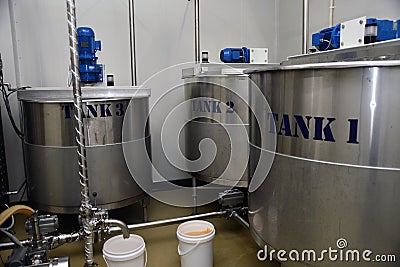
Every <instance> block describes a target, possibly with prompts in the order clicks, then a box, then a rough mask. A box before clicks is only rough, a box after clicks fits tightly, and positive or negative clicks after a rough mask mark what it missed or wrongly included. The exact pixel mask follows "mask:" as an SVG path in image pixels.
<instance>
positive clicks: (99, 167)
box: [18, 87, 151, 213]
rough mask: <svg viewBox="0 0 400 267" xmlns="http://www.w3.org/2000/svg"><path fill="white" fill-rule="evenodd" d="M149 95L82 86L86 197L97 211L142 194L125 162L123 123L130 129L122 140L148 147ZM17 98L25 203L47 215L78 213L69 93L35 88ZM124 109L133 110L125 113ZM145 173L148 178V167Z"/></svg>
mask: <svg viewBox="0 0 400 267" xmlns="http://www.w3.org/2000/svg"><path fill="white" fill-rule="evenodd" d="M149 96H150V90H148V89H138V88H135V87H111V88H110V87H109V88H107V87H104V88H99V87H93V88H91V87H88V88H85V87H84V88H82V101H83V110H84V128H85V138H86V153H87V165H88V177H89V190H90V192H89V194H90V197H91V201H92V203H96V205H97V206H99V207H102V208H106V209H115V208H120V207H124V206H127V205H130V204H132V203H134V202H136V201H138V200H140V199H141V198H142V197H143V196H144V192H143V191H142V190H141V189H140V187H139V186H138V185H137V184H136V182H135V181H134V179H133V178H132V176H131V174H130V172H129V170H128V167H127V165H126V163H125V158H124V155H123V149H122V143H123V142H122V125H123V123H124V118H125V116H128V115H129V118H132V120H133V121H132V122H130V123H131V124H132V125H134V127H130V128H129V129H130V132H129V133H124V142H125V141H135V140H143V139H145V140H146V143H149V141H150V136H149V135H148V131H144V129H145V128H146V127H147V124H146V123H147V116H148V99H149ZM18 99H19V100H20V107H21V117H22V125H23V130H24V158H25V170H26V175H27V185H28V199H29V201H30V202H31V203H32V205H33V206H34V207H36V208H39V209H42V210H45V211H48V212H54V213H77V212H79V207H80V201H81V197H80V192H81V187H80V183H79V175H78V156H77V151H76V149H77V146H76V141H75V119H74V105H73V96H72V89H70V88H34V89H30V90H25V91H20V92H18ZM128 105H133V106H132V108H129V109H128ZM128 113H132V114H128ZM138 153H142V152H138ZM146 156H147V155H143V156H141V157H143V158H145V157H146ZM146 173H148V175H149V176H148V177H149V179H150V177H151V170H150V168H149V170H148V171H147V172H146ZM94 196H95V197H94Z"/></svg>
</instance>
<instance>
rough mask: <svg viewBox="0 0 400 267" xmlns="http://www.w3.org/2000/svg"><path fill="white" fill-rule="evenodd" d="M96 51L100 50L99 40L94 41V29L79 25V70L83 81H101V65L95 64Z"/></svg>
mask: <svg viewBox="0 0 400 267" xmlns="http://www.w3.org/2000/svg"><path fill="white" fill-rule="evenodd" d="M97 51H101V41H95V39H94V31H93V30H92V29H91V28H89V27H79V28H78V53H79V70H80V72H81V81H82V82H83V83H98V82H103V66H102V65H101V64H97V57H96V52H97Z"/></svg>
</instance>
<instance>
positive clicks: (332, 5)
mask: <svg viewBox="0 0 400 267" xmlns="http://www.w3.org/2000/svg"><path fill="white" fill-rule="evenodd" d="M334 10H335V0H330V3H329V27H332V26H333V15H334Z"/></svg>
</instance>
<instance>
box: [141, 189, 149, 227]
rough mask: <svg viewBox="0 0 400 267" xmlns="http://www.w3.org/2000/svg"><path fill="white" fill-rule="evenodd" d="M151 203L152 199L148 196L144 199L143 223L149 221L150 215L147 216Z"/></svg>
mask: <svg viewBox="0 0 400 267" xmlns="http://www.w3.org/2000/svg"><path fill="white" fill-rule="evenodd" d="M149 203H150V198H149V196H148V195H146V196H145V197H144V198H143V199H142V208H143V222H147V221H148V215H147V206H148V205H149Z"/></svg>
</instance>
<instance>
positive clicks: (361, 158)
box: [249, 61, 400, 266]
mask: <svg viewBox="0 0 400 267" xmlns="http://www.w3.org/2000/svg"><path fill="white" fill-rule="evenodd" d="M346 65H347V66H346ZM399 74H400V62H399V61H389V62H383V61H369V62H350V63H327V64H309V65H303V66H301V65H297V66H290V65H289V66H284V67H281V68H270V69H269V70H262V71H259V72H254V73H253V74H251V75H250V77H251V79H252V80H253V81H254V82H255V83H256V84H257V85H258V87H259V88H260V89H261V90H262V92H263V94H264V96H265V97H266V98H267V100H268V102H269V104H270V107H271V110H272V112H273V113H274V114H277V115H274V116H277V120H276V121H275V126H276V131H275V130H274V129H271V126H272V125H274V122H273V119H272V116H267V115H266V122H265V123H262V124H261V125H263V127H265V128H263V129H261V131H269V132H270V131H273V132H274V133H275V134H276V136H277V147H276V151H277V153H276V155H275V160H274V163H273V165H272V168H271V171H270V173H269V174H268V175H267V177H266V180H265V181H264V182H263V184H262V186H261V187H260V188H258V189H257V190H256V191H254V192H251V193H250V194H249V220H250V228H251V233H252V235H253V237H254V239H255V240H256V242H257V243H258V244H259V245H260V246H264V245H265V244H267V245H268V247H269V248H270V249H272V248H274V249H276V250H279V249H284V250H286V251H290V250H292V249H296V250H299V251H302V250H306V249H315V250H316V251H317V253H319V252H321V251H322V250H324V249H328V248H329V247H332V248H333V249H337V246H336V241H337V240H338V239H339V238H345V239H346V240H347V242H348V244H349V246H348V249H358V250H360V251H361V252H362V251H363V250H365V249H369V250H371V251H373V253H374V255H376V254H395V255H396V258H397V259H398V258H399V256H400V250H399V246H398V243H399V240H400V234H399V232H398V231H397V228H398V225H399V224H400V215H399V213H398V212H396V211H397V210H399V209H400V195H399V194H398V193H397V192H398V191H399V190H400V158H399V157H398V156H397V155H398V153H399V151H400V143H399V142H398V141H397V137H398V136H399V134H400V123H399V120H398V118H397V117H398V116H397V114H399V112H400V106H399V104H398V103H399V102H400V93H399V92H398V88H397V85H398V84H400V75H399ZM250 102H251V103H254V102H255V100H254V99H252V98H251V96H250ZM256 108H261V109H263V108H264V107H256ZM296 116H297V117H296ZM269 119H270V120H272V121H268V120H269ZM300 121H303V122H305V124H303V126H301V125H300ZM250 127H251V128H250V132H251V135H250V136H251V138H250V141H251V148H250V154H251V158H257V154H259V152H260V149H263V148H262V147H261V145H260V144H261V142H260V134H259V132H258V131H257V128H256V125H255V124H254V118H251V119H250ZM252 155H253V157H252ZM253 163H254V162H253ZM260 164H263V163H262V162H261V163H260ZM253 169H254V164H252V165H250V171H252V170H253ZM285 264H286V265H287V266H305V264H304V263H303V264H300V263H296V262H290V261H289V262H285ZM307 264H309V265H307V266H349V265H348V264H349V263H346V262H344V261H336V262H333V261H332V262H329V261H328V257H325V261H323V262H307ZM365 265H366V263H365V262H362V261H361V262H352V263H351V266H365ZM397 265H398V264H395V263H387V264H384V265H378V266H397ZM368 266H376V264H375V265H374V264H373V263H371V264H368Z"/></svg>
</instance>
